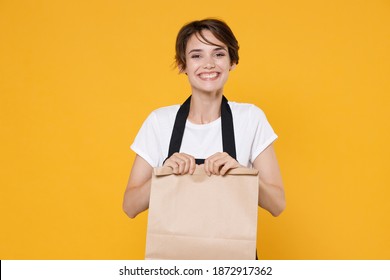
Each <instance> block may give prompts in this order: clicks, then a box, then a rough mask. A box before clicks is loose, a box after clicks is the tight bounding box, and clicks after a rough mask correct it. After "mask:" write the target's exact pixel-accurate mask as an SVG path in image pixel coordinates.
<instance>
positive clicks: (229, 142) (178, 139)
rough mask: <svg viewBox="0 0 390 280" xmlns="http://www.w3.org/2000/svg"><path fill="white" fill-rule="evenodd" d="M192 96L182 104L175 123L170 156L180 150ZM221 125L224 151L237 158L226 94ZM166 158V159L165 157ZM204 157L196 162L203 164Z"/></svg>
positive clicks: (223, 100)
mask: <svg viewBox="0 0 390 280" xmlns="http://www.w3.org/2000/svg"><path fill="white" fill-rule="evenodd" d="M190 104H191V96H190V97H188V98H187V100H186V101H185V102H184V103H183V104H182V105H181V106H180V108H179V111H178V112H177V114H176V119H175V124H174V125H173V130H172V135H171V140H170V143H169V150H168V157H167V158H170V157H171V156H172V155H173V154H174V153H176V152H179V151H180V147H181V143H182V140H183V135H184V129H185V126H186V121H187V118H188V114H189V112H190ZM221 126H222V146H223V151H224V152H226V153H228V154H229V155H230V156H231V157H232V158H234V159H236V144H235V139H234V127H233V114H232V111H231V109H230V106H229V104H228V100H227V99H226V97H225V96H222V103H221ZM165 160H166V159H165ZM203 162H204V159H196V164H202V163H203Z"/></svg>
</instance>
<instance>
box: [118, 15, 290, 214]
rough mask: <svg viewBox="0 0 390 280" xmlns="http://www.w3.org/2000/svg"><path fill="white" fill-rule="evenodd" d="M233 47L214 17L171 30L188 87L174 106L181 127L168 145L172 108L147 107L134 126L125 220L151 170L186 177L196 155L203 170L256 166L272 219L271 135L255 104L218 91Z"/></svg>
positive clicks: (280, 206) (234, 58)
mask: <svg viewBox="0 0 390 280" xmlns="http://www.w3.org/2000/svg"><path fill="white" fill-rule="evenodd" d="M238 48H239V46H238V42H237V40H236V38H235V36H234V35H233V33H232V31H231V30H230V28H229V27H228V26H227V25H226V23H224V22H223V21H220V20H216V19H205V20H201V21H194V22H191V23H189V24H187V25H185V26H183V27H182V29H181V30H180V31H179V33H178V36H177V40H176V63H177V66H178V68H179V70H180V72H181V73H185V74H186V75H187V76H188V81H189V83H190V85H191V97H190V98H189V99H188V100H187V101H186V103H185V104H183V106H182V108H184V107H186V108H187V112H186V113H185V115H184V116H185V117H184V122H183V129H184V132H183V131H182V133H181V134H182V135H180V136H179V138H180V140H179V144H178V145H177V147H176V150H175V149H172V142H174V140H172V141H171V136H172V137H174V136H173V134H175V133H173V132H172V130H173V127H175V129H176V126H177V122H178V120H177V119H178V118H179V117H177V116H178V115H179V114H178V111H179V108H180V106H179V105H174V106H169V107H164V108H160V109H158V110H155V111H154V112H152V113H151V114H150V115H149V117H148V118H147V119H146V121H145V122H144V124H143V125H142V127H141V129H140V131H139V133H138V135H137V137H136V139H135V141H134V143H133V145H132V146H131V148H132V149H133V150H134V151H135V152H136V154H137V155H136V158H135V160H134V164H133V168H132V170H131V174H130V178H129V182H128V185H127V188H126V191H125V195H124V201H123V209H124V211H125V212H126V214H127V215H128V216H129V217H130V218H134V217H136V216H137V215H138V214H139V213H141V212H142V211H144V210H146V209H148V207H149V197H150V182H151V177H152V170H153V168H154V167H158V166H162V165H164V166H169V167H171V168H172V169H173V172H174V173H175V174H187V173H189V174H193V172H194V170H195V166H196V159H204V163H203V168H204V170H205V172H206V173H207V175H209V176H211V175H224V174H225V173H226V172H227V171H228V170H229V169H231V168H236V167H239V166H245V167H253V168H255V169H257V170H258V171H259V199H258V204H259V206H260V207H262V208H264V209H266V210H268V211H269V212H270V213H271V214H272V215H274V216H278V215H279V214H280V213H281V212H282V211H283V210H284V208H285V197H284V188H283V183H282V179H281V174H280V170H279V166H278V163H277V159H276V155H275V152H274V148H273V144H272V143H273V141H274V140H275V139H276V138H277V136H276V134H275V133H274V132H273V130H272V128H271V126H270V125H269V123H268V121H267V119H266V117H265V115H264V113H263V112H262V111H261V110H260V109H259V108H257V107H256V106H254V105H251V104H243V103H235V102H227V101H226V99H225V98H224V96H223V88H224V85H225V83H226V81H227V80H228V77H229V72H230V71H231V70H233V69H234V68H235V67H236V65H237V64H238V60H239V56H238ZM184 105H186V106H184ZM225 108H226V109H225ZM225 111H226V112H227V113H226V114H227V115H229V116H230V118H231V117H232V119H233V126H232V131H231V132H230V134H231V136H232V138H233V150H234V151H233V152H226V149H225V145H226V144H225V143H222V142H223V140H224V139H222V134H223V133H225V134H226V131H227V129H226V125H225V132H224V131H223V129H222V128H221V126H224V124H223V122H224V117H222V119H221V112H222V115H223V112H225ZM226 114H225V115H226ZM225 119H226V117H225ZM233 130H234V132H233ZM179 134H180V133H179ZM225 142H226V141H225ZM222 146H223V147H222ZM235 153H237V154H235Z"/></svg>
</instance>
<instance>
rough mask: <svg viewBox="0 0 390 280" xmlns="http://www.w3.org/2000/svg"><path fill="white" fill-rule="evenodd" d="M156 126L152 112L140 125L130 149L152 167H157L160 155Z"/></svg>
mask: <svg viewBox="0 0 390 280" xmlns="http://www.w3.org/2000/svg"><path fill="white" fill-rule="evenodd" d="M158 135H159V131H158V125H157V119H156V115H155V113H154V112H152V113H151V114H150V115H149V116H148V117H147V119H146V120H145V121H144V123H143V124H142V126H141V128H140V130H139V131H138V134H137V136H136V137H135V139H134V142H133V144H132V145H131V146H130V147H131V149H132V150H133V151H134V152H135V153H136V154H137V155H139V156H140V157H142V158H143V159H144V160H146V161H147V162H148V163H149V164H150V165H151V166H152V167H157V166H158V162H159V156H160V154H161V147H160V142H159V141H158Z"/></svg>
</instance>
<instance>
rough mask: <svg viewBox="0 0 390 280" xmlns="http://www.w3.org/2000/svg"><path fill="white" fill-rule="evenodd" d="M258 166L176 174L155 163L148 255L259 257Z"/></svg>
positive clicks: (179, 257)
mask: <svg viewBox="0 0 390 280" xmlns="http://www.w3.org/2000/svg"><path fill="white" fill-rule="evenodd" d="M257 174H258V171H257V170H255V169H249V168H235V169H231V170H230V171H229V173H228V174H227V175H225V176H217V175H211V176H210V177H209V176H207V175H206V173H205V172H204V169H203V166H197V168H196V170H195V172H194V174H193V175H189V174H187V175H174V174H172V169H171V168H170V167H160V168H155V169H154V174H153V177H152V183H151V194H150V203H149V216H148V229H147V237H146V252H145V259H171V260H172V259H186V260H190V259H193V260H196V259H198V260H201V259H203V260H211V259H212V260H222V259H234V260H238V259H245V260H250V259H252V260H253V259H255V257H256V235H257V210H258V206H257V204H258V177H257Z"/></svg>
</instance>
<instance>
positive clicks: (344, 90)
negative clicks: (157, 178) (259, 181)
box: [0, 0, 390, 259]
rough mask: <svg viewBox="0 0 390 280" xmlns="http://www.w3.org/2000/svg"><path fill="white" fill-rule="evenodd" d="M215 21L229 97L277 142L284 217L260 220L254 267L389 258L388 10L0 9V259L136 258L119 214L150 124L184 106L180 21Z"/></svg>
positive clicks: (323, 5) (312, 4) (145, 4)
mask: <svg viewBox="0 0 390 280" xmlns="http://www.w3.org/2000/svg"><path fill="white" fill-rule="evenodd" d="M210 16H213V17H219V18H222V19H224V20H226V21H227V22H228V23H229V25H230V26H231V27H232V29H233V30H234V32H235V34H236V36H237V37H238V39H239V42H240V45H241V53H240V54H241V61H240V63H239V65H238V67H237V69H236V70H235V71H234V72H233V73H232V75H231V77H230V80H229V83H228V85H227V87H226V91H225V94H226V95H227V97H228V98H229V99H230V100H235V101H241V102H250V103H255V104H257V105H258V106H259V107H261V108H262V109H263V110H264V111H265V113H266V114H267V116H268V119H269V121H270V122H271V124H272V125H273V127H274V129H275V131H276V132H277V134H278V135H279V140H278V141H277V142H276V150H277V153H278V157H279V161H280V165H281V169H282V172H283V178H284V182H285V185H286V194H287V204H288V205H287V210H286V211H285V213H284V214H282V216H280V217H279V218H276V219H275V218H273V217H271V216H270V215H269V214H268V213H266V212H265V211H263V210H260V213H259V235H258V236H259V255H260V258H262V259H390V218H389V213H390V202H389V201H390V179H389V178H390V177H389V160H390V149H389V143H390V137H389V136H390V133H389V131H390V125H389V119H390V110H389V109H390V106H389V105H390V98H389V93H390V81H389V77H390V36H389V35H390V31H389V30H390V2H389V1H386V0H382V1H380V0H373V1H368V0H367V1H362V0H348V1H336V0H333V1H329V0H328V1H325V0H324V1H311V0H296V1H255V0H253V1H249V0H247V1H245V0H244V1H233V0H231V1H227V0H221V1H211V2H210V1H204V0H198V1H181V0H180V1H179V0H177V1H173V0H166V1H141V0H117V1H109V0H106V1H103V0H94V1H76V0H67V1H65V0H64V1H52V0H41V1H21V0H12V1H11V0H3V1H1V2H0V40H1V42H0V117H1V118H0V124H1V129H0V133H1V135H0V141H1V143H0V147H1V156H0V158H1V166H0V170H1V171H0V172H1V176H0V188H1V189H0V191H1V193H0V221H1V229H0V259H142V258H143V256H144V246H145V234H146V222H147V213H143V214H141V215H140V216H139V217H137V218H136V219H135V220H130V219H128V218H127V217H126V216H125V214H124V213H123V212H122V209H121V203H122V195H123V192H124V188H125V185H126V183H127V177H128V174H129V171H130V168H131V164H132V161H133V159H134V154H133V152H131V151H130V150H129V145H130V144H131V142H132V140H133V138H134V136H135V135H136V133H137V131H138V129H139V127H140V125H141V124H142V122H143V120H144V119H145V117H146V116H147V115H148V114H149V113H150V111H151V110H153V109H155V108H157V107H161V106H165V105H170V104H176V103H179V102H182V101H183V100H184V99H185V98H186V97H187V96H188V94H189V87H188V85H187V81H186V78H185V76H183V75H182V76H180V75H178V74H177V70H173V69H172V62H173V56H174V52H173V51H174V40H175V36H176V33H177V31H178V29H179V28H180V27H181V26H182V25H183V24H184V23H186V22H188V21H190V20H194V19H200V18H204V17H210Z"/></svg>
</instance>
